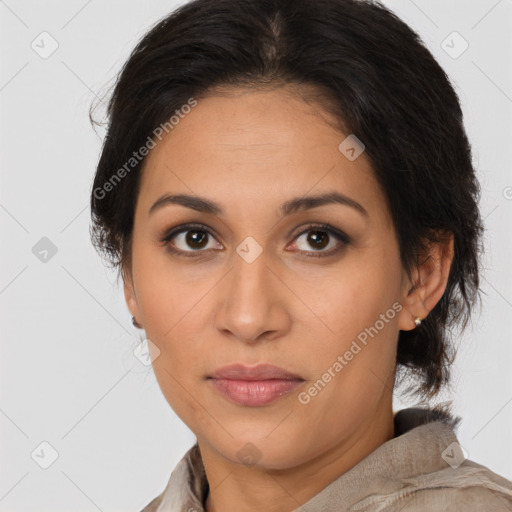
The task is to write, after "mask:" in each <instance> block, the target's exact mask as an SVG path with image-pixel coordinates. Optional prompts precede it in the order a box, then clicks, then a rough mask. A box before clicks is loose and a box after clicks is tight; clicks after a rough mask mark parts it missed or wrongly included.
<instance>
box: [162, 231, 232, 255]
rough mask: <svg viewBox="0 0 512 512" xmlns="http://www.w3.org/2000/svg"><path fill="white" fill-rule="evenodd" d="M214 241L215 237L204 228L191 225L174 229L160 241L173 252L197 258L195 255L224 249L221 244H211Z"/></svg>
mask: <svg viewBox="0 0 512 512" xmlns="http://www.w3.org/2000/svg"><path fill="white" fill-rule="evenodd" d="M214 241H215V238H214V236H213V235H212V234H211V233H210V232H209V231H208V230H207V229H205V228H203V226H190V225H186V226H181V227H180V228H177V229H173V230H171V231H170V232H167V233H166V234H165V235H164V236H163V238H161V239H160V242H161V243H162V245H164V246H167V247H168V249H169V250H170V251H171V252H173V253H178V254H181V255H183V256H195V253H201V252H207V249H215V248H222V246H221V245H220V244H219V243H217V244H215V243H211V242H214ZM209 243H210V246H208V244H209Z"/></svg>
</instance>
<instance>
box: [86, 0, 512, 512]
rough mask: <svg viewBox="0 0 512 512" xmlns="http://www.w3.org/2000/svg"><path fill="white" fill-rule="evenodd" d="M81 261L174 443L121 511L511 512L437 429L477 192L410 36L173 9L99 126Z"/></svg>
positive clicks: (330, 2) (240, 4) (503, 493)
mask: <svg viewBox="0 0 512 512" xmlns="http://www.w3.org/2000/svg"><path fill="white" fill-rule="evenodd" d="M108 114H109V121H110V123H109V128H108V134H107V137H106V139H105V142H104V146H103V149H102V154H101V158H100V161H99V164H98V168H97V172H96V176H95V180H94V185H93V191H92V195H91V208H92V215H93V230H92V236H93V242H94V244H95V246H96V247H97V248H98V250H100V251H102V252H103V253H104V254H106V255H107V256H108V257H109V258H110V261H111V263H112V264H114V265H116V266H117V268H118V269H119V271H120V275H121V276H122V278H123V283H124V291H125V297H126V302H127V305H128V308H129V310H130V312H131V314H132V315H133V322H134V325H136V326H137V327H140V328H143V329H144V330H145V333H146V336H147V340H148V341H147V343H148V348H149V352H150V356H151V360H152V364H153V369H154V371H155V375H156V377H157V380H158V382H159V385H160V387H161V389H162V392H163V394H164V396H165V397H166V399H167V401H168V403H169V405H170V406H171V407H172V408H173V410H174V411H175V412H176V413H177V414H178V416H179V417H180V418H181V419H182V420H183V421H184V423H185V424H186V425H187V426H188V427H189V428H190V429H191V430H192V431H193V432H194V434H195V435H196V437H197V443H196V445H195V446H194V447H192V448H191V449H190V450H189V451H188V452H187V454H186V455H185V456H184V457H183V460H182V461H180V463H179V464H178V466H177V467H176V468H175V470H174V471H173V473H172V475H171V478H170V480H169V483H168V485H167V487H166V488H165V489H164V490H163V491H162V493H161V494H160V495H159V496H157V497H156V498H154V499H153V500H152V501H151V503H149V504H148V505H147V506H146V507H145V508H144V512H164V511H173V512H178V511H180V512H182V511H188V512H192V511H196V512H199V511H201V512H202V511H207V512H212V511H218V512H227V511H231V510H237V511H244V512H245V511H247V512H248V511H266V512H268V511H271V512H274V511H275V512H286V511H294V510H295V511H299V510H301V511H302V510H304V511H308V512H317V511H327V510H329V511H330V510H361V511H362V510H366V511H377V510H386V511H392V510H393V511H398V510H404V511H405V510H410V511H413V510H465V511H468V510H511V509H512V483H511V482H509V481H508V480H506V479H505V478H503V477H501V476H499V475H497V474H496V473H493V472H492V471H491V470H489V469H488V468H486V467H484V466H481V465H479V464H477V463H476V462H473V461H470V460H468V459H467V457H466V453H465V451H464V449H463V448H462V447H461V446H460V445H459V443H458V441H457V437H456V435H455V430H454V429H455V428H456V426H457V424H458V423H459V421H460V418H455V417H453V416H452V414H451V412H450V410H449V408H448V407H440V406H438V407H433V408H428V407H417V408H410V409H405V410H402V411H400V412H394V411H393V408H392V398H393V389H394V388H395V387H396V385H397V384H398V382H399V381H400V380H402V378H404V377H411V378H413V379H415V382H413V385H411V386H410V387H409V391H411V392H414V393H415V394H416V395H417V396H418V397H420V398H422V399H423V401H424V402H426V403H427V404H428V402H429V400H431V399H432V398H434V397H435V396H436V395H437V394H438V393H439V391H440V390H441V389H442V388H443V387H444V386H446V385H447V384H448V382H449V374H450V372H449V370H450V365H451V363H452V362H453V357H454V349H453V344H452V339H451V338H450V332H449V331H448V327H450V326H453V325H457V324H460V325H462V326H465V325H466V322H467V320H468V318H469V316H470V313H471V310H472V306H473V305H474V303H475V300H476V299H477V298H478V285H479V252H480V250H481V247H480V244H481V235H482V231H483V225H482V220H481V217H480V213H479V211H478V206H477V204H478V197H479V192H480V189H479V185H478V182H477V179H476V177H475V172H474V169H473V167H472V163H471V150H470V146H469V143H468V140H467V136H466V133H465V130H464V127H463V121H462V113H461V109H460V105H459V101H458V98H457V96H456V94H455V92H454V90H453V88H452V87H451V85H450V83H449V79H448V77H447V76H446V74H445V73H444V72H443V71H442V69H441V68H440V66H439V65H438V64H437V63H436V61H435V59H434V58H433V57H432V55H431V54H430V53H429V51H428V50H427V49H426V48H425V46H424V45H423V44H422V42H421V41H420V40H419V38H418V36H417V35H416V34H415V33H414V32H413V31H411V29H410V28H409V27H408V26H407V25H405V24H404V23H403V22H402V21H400V20H399V19H398V18H397V17H396V16H395V15H393V14H392V13H391V12H390V11H389V10H387V9H386V8H385V7H384V6H382V5H381V4H377V3H374V2H369V1H357V0H195V1H192V2H190V3H188V4H185V5H183V6H181V7H180V8H179V9H177V10H176V11H175V12H174V13H172V14H171V15H169V16H168V17H166V18H165V19H163V20H162V21H160V22H159V23H158V24H157V25H156V26H155V27H153V28H152V29H151V31H150V32H149V33H148V34H146V35H145V36H144V38H143V39H142V40H141V41H140V42H139V44H138V45H137V47H136V48H135V49H134V51H133V53H132V54H131V56H130V58H129V59H128V61H127V63H126V64H125V66H124V68H123V70H122V73H121V74H120V76H119V78H118V81H117V83H116V86H115V89H114V92H113V96H112V99H111V101H110V104H109V111H108Z"/></svg>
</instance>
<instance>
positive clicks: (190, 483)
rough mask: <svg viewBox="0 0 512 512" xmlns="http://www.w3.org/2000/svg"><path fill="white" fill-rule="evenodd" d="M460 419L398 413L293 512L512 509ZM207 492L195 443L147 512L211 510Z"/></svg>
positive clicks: (504, 486) (510, 495)
mask: <svg viewBox="0 0 512 512" xmlns="http://www.w3.org/2000/svg"><path fill="white" fill-rule="evenodd" d="M459 421H460V418H455V419H454V418H452V417H451V416H449V415H443V414H439V413H436V412H433V411H432V410H429V409H421V408H409V409H403V410H401V411H399V412H397V413H395V415H394V422H395V437H394V438H393V439H390V440H389V441H387V442H385V443H384V444H382V445H381V446H379V447H378V448H377V449H376V450H374V451H373V452H372V453H370V454H369V455H368V456H367V457H365V458H364V459H363V460H361V461H360V462H359V463H358V464H356V465H355V466H354V467H352V468H351V469H350V470H349V471H347V472H346V473H344V474H343V475H341V476H340V477H339V478H337V479H336V480H335V481H334V482H331V483H330V484H329V485H328V486H327V487H325V488H324V489H322V490H321V491H320V492H319V493H318V494H317V495H315V496H313V497H312V498H311V499H310V500H309V501H307V502H306V503H304V504H302V505H301V506H298V507H297V508H296V509H295V510H294V511H293V512H334V511H349V512H378V511H379V512H399V511H401V512H418V511H435V512H441V511H446V512H459V511H460V512H472V511H475V512H476V511H478V512H507V511H512V482H510V481H509V480H507V479H505V478H503V477H502V476H500V475H498V474H496V473H493V472H492V471H491V470H490V469H488V468H486V467H485V466H482V465H480V464H477V463H475V462H473V461H471V460H469V459H464V454H463V451H462V449H461V447H460V445H459V443H458V440H457V437H456V435H455V428H456V427H457V424H458V422H459ZM511 459H512V455H511ZM207 493H208V481H207V478H206V474H205V471H204V467H203V464H202V461H201V455H200V452H199V448H198V445H197V443H196V444H195V445H194V446H193V447H192V448H191V449H190V450H189V451H188V452H187V453H186V454H185V456H184V457H183V458H182V459H181V461H180V462H179V463H178V465H177V466H176V468H175V469H174V471H173V472H172V473H171V477H170V479H169V482H168V484H167V486H166V488H165V489H164V490H163V492H162V493H161V494H160V495H159V496H157V497H156V498H155V499H153V500H152V501H151V502H150V503H149V504H148V505H147V506H146V507H145V508H144V509H143V510H142V512H205V509H204V502H205V500H206V496H207ZM262 512H264V511H262Z"/></svg>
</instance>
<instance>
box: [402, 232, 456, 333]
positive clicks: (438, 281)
mask: <svg viewBox="0 0 512 512" xmlns="http://www.w3.org/2000/svg"><path fill="white" fill-rule="evenodd" d="M441 235H443V234H442V233H441ZM440 238H441V241H439V242H429V243H428V246H427V254H426V255H425V254H423V255H421V256H420V261H418V263H417V265H416V266H415V267H414V269H413V271H412V272H411V274H412V276H411V279H409V278H408V277H407V278H406V279H404V287H403V296H402V301H401V304H402V306H403V309H402V310H401V311H400V314H399V317H398V328H399V329H400V330H402V331H410V330H412V329H415V328H416V324H415V323H414V319H415V318H417V317H420V318H421V319H422V320H424V319H425V318H426V317H427V316H428V314H429V313H430V311H432V309H434V307H435V305H436V304H437V303H438V302H439V300H440V299H441V297H442V296H443V293H444V291H445V289H446V285H447V284H448V276H449V274H450V268H451V265H452V261H453V255H454V244H453V233H446V234H444V235H443V236H441V237H440Z"/></svg>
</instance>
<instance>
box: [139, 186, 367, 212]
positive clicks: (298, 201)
mask: <svg viewBox="0 0 512 512" xmlns="http://www.w3.org/2000/svg"><path fill="white" fill-rule="evenodd" d="M170 204H178V205H181V206H185V207H186V208H191V209H192V210H196V211H198V212H203V213H211V214H213V215H222V214H223V213H224V211H223V209H222V207H221V206H220V205H219V204H217V203H215V202H213V201H211V200H209V199H206V198H204V197H200V196H191V195H188V194H176V195H170V194H164V195H163V196H162V197H160V198H159V199H158V200H157V201H156V202H155V203H154V204H153V206H152V207H151V208H150V209H149V212H148V216H149V215H151V214H152V213H154V212H155V211H157V210H160V209H161V208H163V207H165V206H167V205H170ZM327 204H341V205H344V206H349V207H351V208H353V209H355V210H357V211H358V212H359V213H360V214H361V215H363V216H365V217H368V212H367V211H366V209H365V208H364V207H363V206H362V205H361V204H359V203H358V202H357V201H355V200H354V199H351V198H350V197H348V196H346V195H344V194H340V193H339V192H329V193H324V194H320V195H316V196H305V197H296V198H294V199H290V200H289V201H286V202H285V203H283V204H282V205H281V207H280V212H281V215H283V216H285V215H290V214H291V213H295V212H298V211H303V210H310V209H312V208H317V207H319V206H324V205H327Z"/></svg>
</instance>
